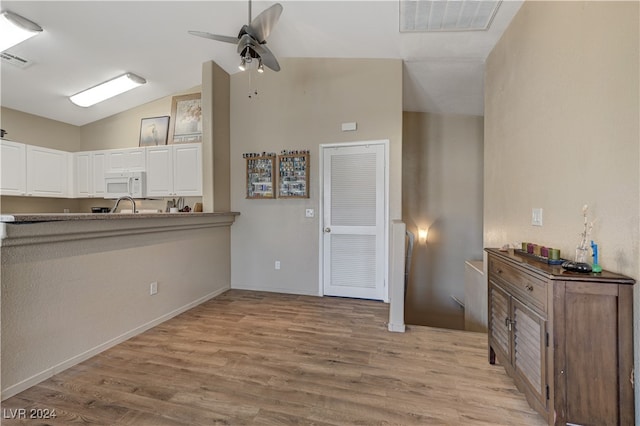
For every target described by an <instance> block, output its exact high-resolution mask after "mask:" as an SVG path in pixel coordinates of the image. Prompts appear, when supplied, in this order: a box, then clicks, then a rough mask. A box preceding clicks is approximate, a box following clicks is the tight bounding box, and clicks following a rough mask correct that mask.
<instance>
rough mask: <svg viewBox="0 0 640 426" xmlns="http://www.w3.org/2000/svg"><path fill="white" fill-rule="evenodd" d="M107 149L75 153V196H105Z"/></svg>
mask: <svg viewBox="0 0 640 426" xmlns="http://www.w3.org/2000/svg"><path fill="white" fill-rule="evenodd" d="M106 156H107V152H106V151H83V152H77V153H75V154H74V160H75V167H74V196H75V197H77V198H92V197H104V172H105V161H106Z"/></svg>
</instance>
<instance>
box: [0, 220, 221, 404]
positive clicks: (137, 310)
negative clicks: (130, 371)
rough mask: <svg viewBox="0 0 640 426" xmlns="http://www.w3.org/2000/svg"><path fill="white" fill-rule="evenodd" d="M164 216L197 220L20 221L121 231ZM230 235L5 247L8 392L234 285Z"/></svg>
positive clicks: (213, 232) (59, 230) (197, 233)
mask: <svg viewBox="0 0 640 426" xmlns="http://www.w3.org/2000/svg"><path fill="white" fill-rule="evenodd" d="M166 220H169V221H171V222H172V223H178V221H186V222H185V224H187V225H190V224H191V222H193V221H190V220H189V219H137V220H125V221H117V222H118V224H114V223H113V222H114V221H107V220H105V221H91V222H92V223H90V224H87V223H86V222H85V223H76V222H74V221H70V222H50V223H46V224H36V225H14V226H20V227H42V228H41V229H42V230H43V231H44V230H48V231H47V232H49V231H51V232H52V233H53V234H54V235H55V234H59V235H62V236H64V235H66V234H68V233H70V232H75V231H77V230H78V227H80V226H93V227H95V228H96V229H97V230H104V231H105V232H106V231H110V232H111V231H114V230H115V231H116V232H117V231H118V229H119V228H120V227H122V226H129V225H128V223H129V224H130V223H131V222H136V221H146V222H150V221H166ZM153 223H154V224H157V223H159V222H153ZM165 225H166V224H165ZM103 228H104V229H103ZM34 229H35V228H34ZM38 229H40V228H38ZM21 230H24V231H27V230H26V229H21ZM38 234H39V233H38ZM5 241H6V240H5ZM229 242H230V230H229V227H228V226H224V227H208V228H199V229H181V230H179V231H172V230H171V229H170V228H164V229H162V230H161V232H152V233H142V234H137V233H136V231H135V229H134V230H132V231H131V234H130V235H122V236H118V237H107V238H91V239H86V240H72V241H64V242H52V243H44V244H35V245H21V246H16V247H3V248H2V252H1V258H2V309H1V314H2V322H1V324H2V347H1V350H2V365H1V368H2V387H3V390H2V398H7V397H9V396H11V395H12V394H15V393H16V392H19V391H21V390H24V389H25V388H27V387H29V386H31V385H33V384H35V383H37V382H38V381H40V380H42V379H45V378H47V377H49V376H51V375H52V374H54V373H56V372H59V371H61V370H62V369H64V368H66V367H68V366H70V365H72V364H74V363H76V362H79V361H81V360H82V359H83V358H86V354H87V353H89V354H92V353H96V352H99V351H100V350H103V349H106V347H108V346H110V345H112V344H114V343H117V342H118V341H120V340H123V337H127V336H130V335H132V334H137V333H138V332H140V331H142V330H143V329H145V328H148V327H149V326H150V325H153V324H154V323H155V322H159V321H161V320H163V319H167V316H171V315H174V314H175V313H176V312H177V311H179V310H180V309H183V308H185V307H188V306H190V305H191V304H194V303H199V302H202V301H203V300H204V299H206V298H208V297H212V296H214V295H216V294H218V293H220V292H222V291H224V290H225V289H227V288H229V285H230V258H229ZM152 281H157V283H158V294H156V295H154V296H150V295H149V285H150V283H151V282H152Z"/></svg>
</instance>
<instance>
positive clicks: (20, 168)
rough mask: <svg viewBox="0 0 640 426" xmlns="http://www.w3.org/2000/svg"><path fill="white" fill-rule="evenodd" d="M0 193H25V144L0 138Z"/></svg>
mask: <svg viewBox="0 0 640 426" xmlns="http://www.w3.org/2000/svg"><path fill="white" fill-rule="evenodd" d="M0 169H1V170H0V194H2V195H26V194H27V148H26V145H25V144H22V143H18V142H11V141H7V140H0Z"/></svg>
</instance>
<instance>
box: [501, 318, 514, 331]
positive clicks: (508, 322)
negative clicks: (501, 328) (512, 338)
mask: <svg viewBox="0 0 640 426" xmlns="http://www.w3.org/2000/svg"><path fill="white" fill-rule="evenodd" d="M504 325H505V327H507V330H509V331H511V328H512V327H513V326H514V325H516V322H515V321H512V320H511V318H509V317H507V318H505V319H504Z"/></svg>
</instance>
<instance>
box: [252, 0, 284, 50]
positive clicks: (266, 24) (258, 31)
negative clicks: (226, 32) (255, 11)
mask: <svg viewBox="0 0 640 426" xmlns="http://www.w3.org/2000/svg"><path fill="white" fill-rule="evenodd" d="M280 14H282V5H281V4H280V3H276V4H274V5H273V6H271V7H270V8H268V9H265V10H264V11H262V13H260V14H259V15H258V16H256V17H255V18H254V19H253V21H251V23H250V24H249V25H248V28H247V32H248V33H249V34H250V35H251V36H252V37H253V38H255V39H256V40H258V42H259V43H264V41H265V40H266V39H267V37H269V33H271V30H272V29H273V27H274V26H275V25H276V22H278V19H280Z"/></svg>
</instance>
